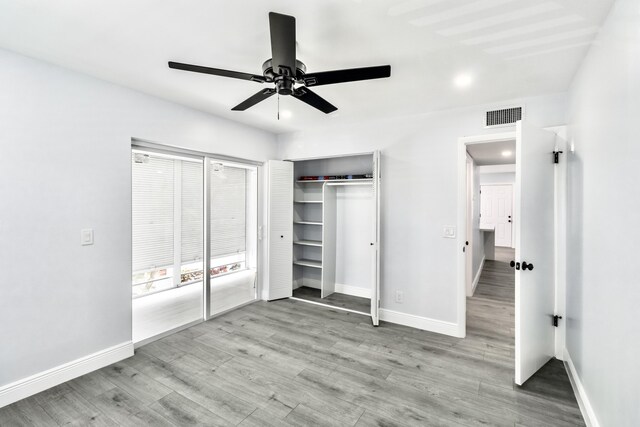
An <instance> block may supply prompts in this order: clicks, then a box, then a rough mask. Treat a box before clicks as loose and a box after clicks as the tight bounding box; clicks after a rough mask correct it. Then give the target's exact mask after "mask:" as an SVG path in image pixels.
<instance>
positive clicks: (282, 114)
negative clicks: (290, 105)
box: [280, 110, 293, 119]
mask: <svg viewBox="0 0 640 427" xmlns="http://www.w3.org/2000/svg"><path fill="white" fill-rule="evenodd" d="M292 115H293V114H292V113H291V111H289V110H282V111H280V118H281V119H290V118H291V116H292Z"/></svg>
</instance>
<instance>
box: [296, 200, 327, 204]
mask: <svg viewBox="0 0 640 427" xmlns="http://www.w3.org/2000/svg"><path fill="white" fill-rule="evenodd" d="M293 203H317V204H322V200H294V201H293Z"/></svg>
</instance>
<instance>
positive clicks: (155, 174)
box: [131, 153, 174, 271]
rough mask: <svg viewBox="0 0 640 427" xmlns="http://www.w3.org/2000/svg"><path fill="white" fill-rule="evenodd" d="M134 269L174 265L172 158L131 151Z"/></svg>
mask: <svg viewBox="0 0 640 427" xmlns="http://www.w3.org/2000/svg"><path fill="white" fill-rule="evenodd" d="M131 163H132V167H131V169H132V240H133V242H132V249H133V254H132V255H133V271H140V270H146V269H151V268H156V267H163V266H171V265H172V264H173V235H174V222H173V221H174V215H173V206H174V191H173V188H174V161H173V160H170V159H164V158H157V157H151V156H142V155H140V154H137V153H132V157H131Z"/></svg>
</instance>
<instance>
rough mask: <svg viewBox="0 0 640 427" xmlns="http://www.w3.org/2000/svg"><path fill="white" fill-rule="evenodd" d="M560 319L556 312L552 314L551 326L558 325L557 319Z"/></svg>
mask: <svg viewBox="0 0 640 427" xmlns="http://www.w3.org/2000/svg"><path fill="white" fill-rule="evenodd" d="M560 319H562V316H558V315H557V314H555V315H554V316H553V326H555V327H556V328H557V327H558V321H559V320H560Z"/></svg>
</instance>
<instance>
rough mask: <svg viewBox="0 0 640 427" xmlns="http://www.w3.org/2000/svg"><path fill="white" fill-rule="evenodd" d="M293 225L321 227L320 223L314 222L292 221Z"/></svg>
mask: <svg viewBox="0 0 640 427" xmlns="http://www.w3.org/2000/svg"><path fill="white" fill-rule="evenodd" d="M293 223H294V224H302V225H322V223H321V222H316V221H293Z"/></svg>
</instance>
